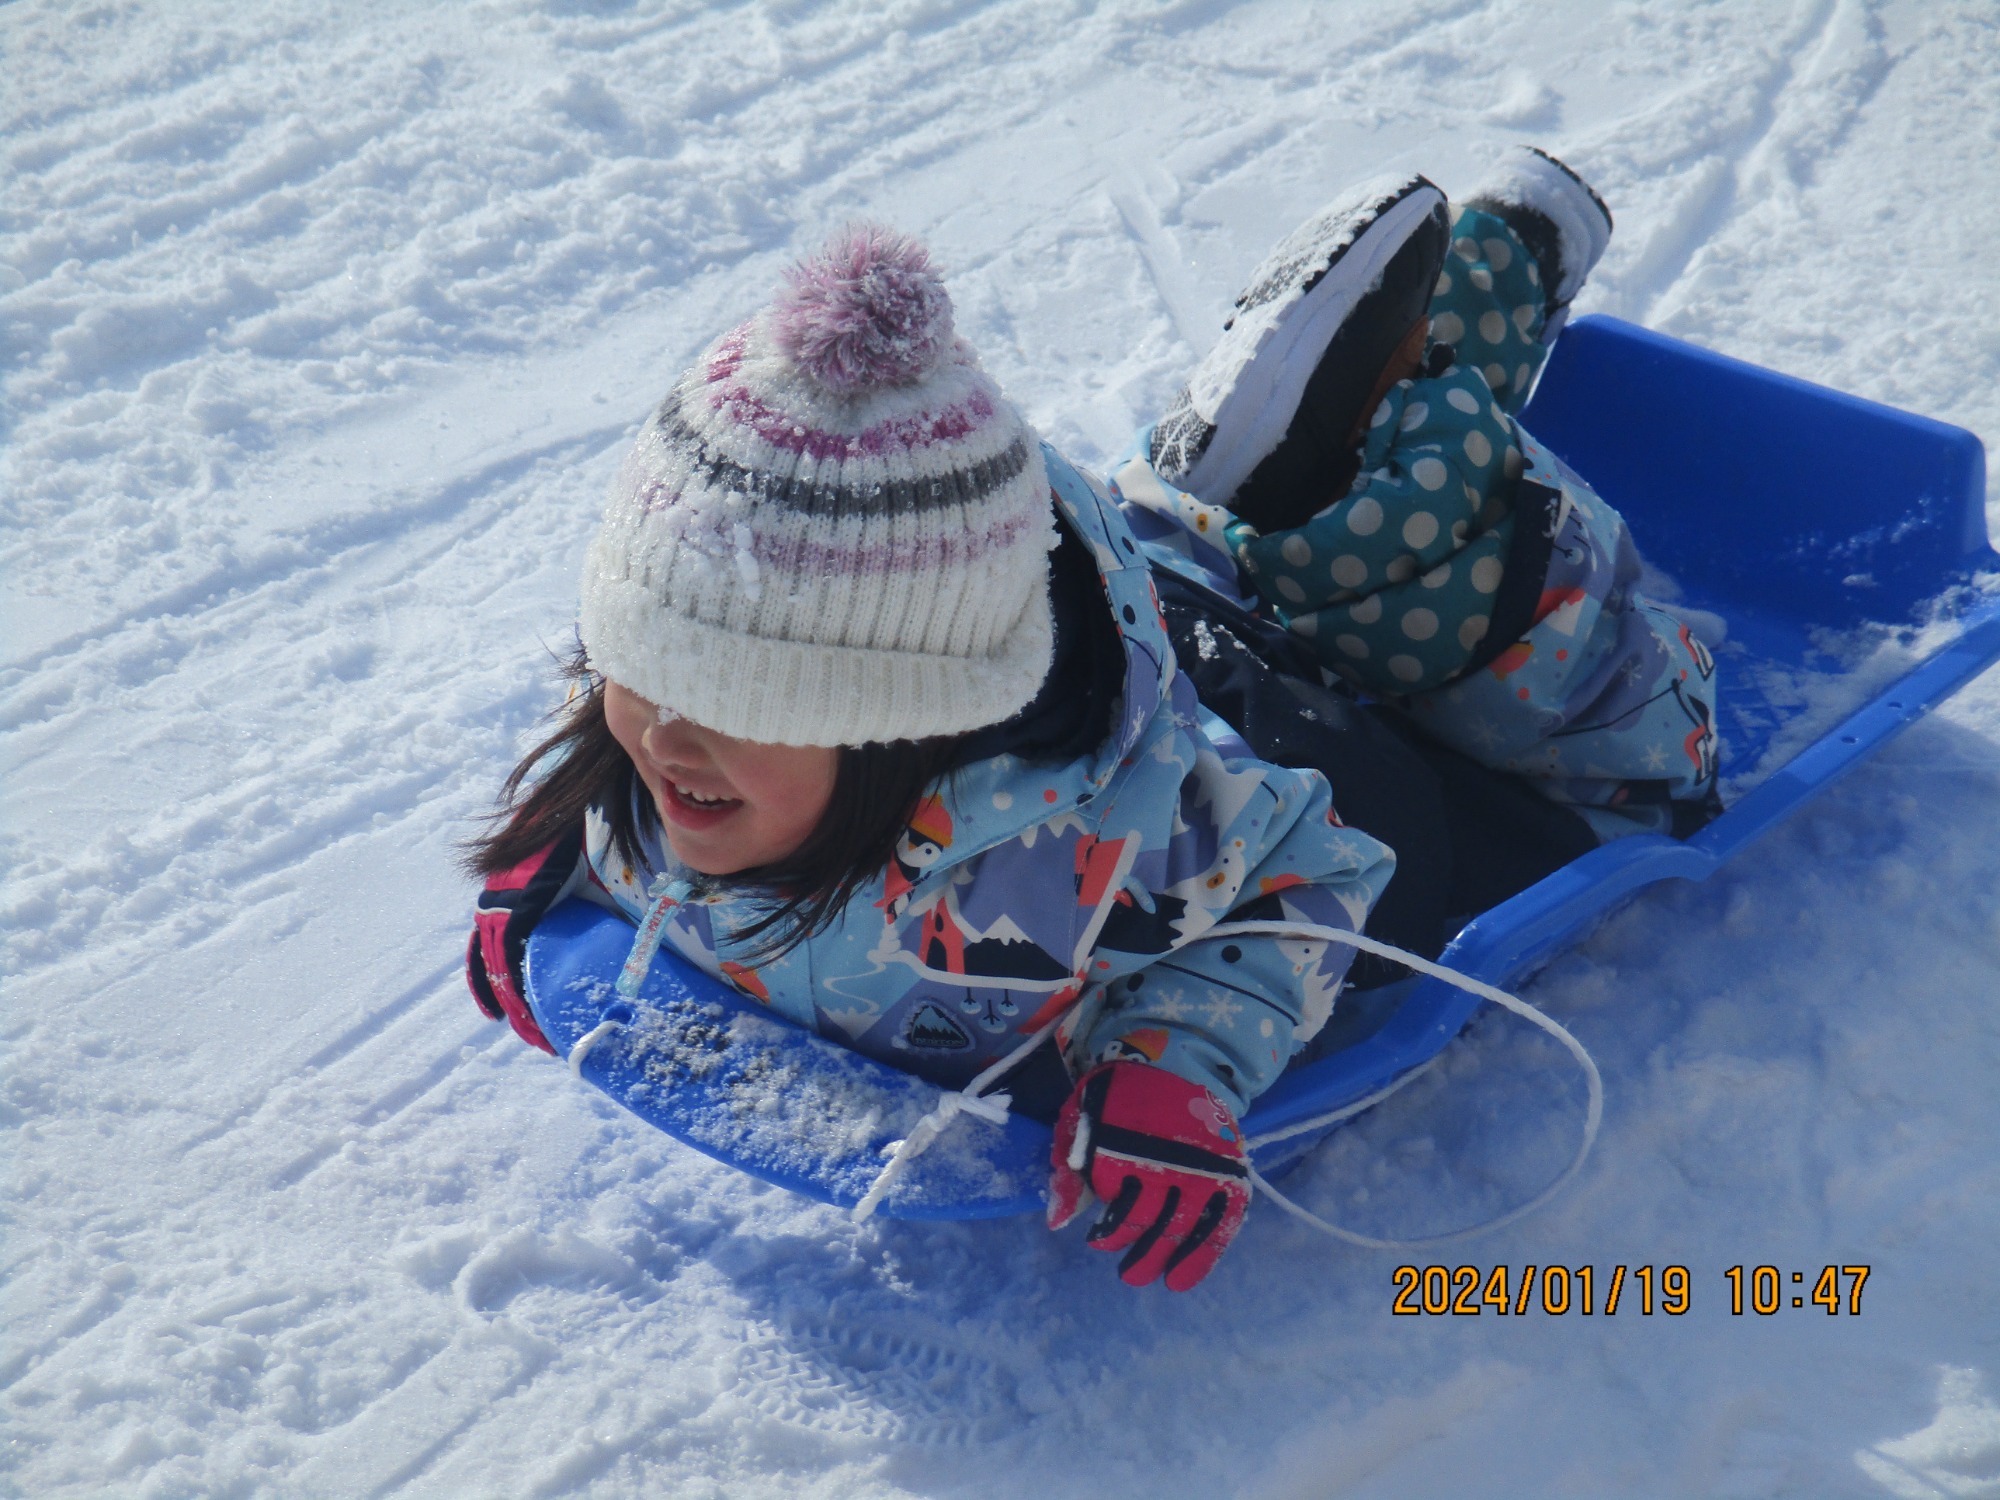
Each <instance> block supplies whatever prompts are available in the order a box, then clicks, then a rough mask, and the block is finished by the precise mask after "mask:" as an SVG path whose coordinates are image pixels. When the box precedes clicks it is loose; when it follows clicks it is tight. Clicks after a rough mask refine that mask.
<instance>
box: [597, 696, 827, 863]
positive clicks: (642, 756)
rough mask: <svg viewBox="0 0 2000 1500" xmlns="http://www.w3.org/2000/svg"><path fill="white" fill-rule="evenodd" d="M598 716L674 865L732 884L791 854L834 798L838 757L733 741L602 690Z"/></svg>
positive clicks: (819, 750) (820, 750) (814, 748)
mask: <svg viewBox="0 0 2000 1500" xmlns="http://www.w3.org/2000/svg"><path fill="white" fill-rule="evenodd" d="M604 717H605V720H606V722H607V723H609V725H610V726H611V734H612V737H613V738H615V739H616V740H617V741H618V743H619V745H620V746H621V747H623V749H624V751H625V753H626V754H627V755H629V756H631V757H632V764H633V765H634V766H636V767H637V768H638V770H639V776H640V779H641V780H643V781H644V782H645V783H646V790H647V791H648V792H650V793H652V796H653V805H654V806H655V807H657V808H658V809H659V810H660V821H661V823H662V824H664V825H665V828H666V835H667V843H668V844H669V845H671V846H672V848H673V851H674V856H675V858H677V859H679V860H680V862H681V863H682V864H684V865H686V866H688V867H689V868H690V869H694V870H699V871H701V872H702V874H704V875H733V874H735V873H736V872H737V871H739V870H748V869H750V868H752V867H754V866H757V865H768V864H771V863H772V862H773V861H776V860H781V859H785V858H787V857H789V856H790V855H792V854H795V853H796V852H797V851H798V848H799V846H800V845H801V844H803V843H804V842H805V841H806V836H807V835H808V834H810V833H811V832H812V831H813V829H814V828H816V827H818V826H819V820H820V817H821V815H822V814H824V813H825V812H826V805H827V803H828V802H829V801H830V800H831V799H832V797H833V777H834V771H835V769H836V768H837V767H838V765H839V763H840V752H839V751H838V750H836V749H834V748H832V747H831V746H827V745H762V744H759V743H757V742H756V741H755V740H737V739H731V738H730V737H729V736H728V735H726V734H717V733H716V732H715V731H714V730H712V729H704V728H702V727H701V726H700V725H699V724H691V723H689V722H688V721H687V720H686V719H669V720H668V721H667V722H666V723H664V724H662V723H661V722H660V711H659V709H658V708H656V707H655V706H654V705H653V704H651V703H648V702H647V701H646V700H645V699H644V698H641V697H640V696H639V695H638V694H637V693H635V692H633V691H631V690H630V689H629V688H623V687H620V686H619V685H618V684H617V683H615V682H611V681H608V680H607V681H606V682H605V684H604Z"/></svg>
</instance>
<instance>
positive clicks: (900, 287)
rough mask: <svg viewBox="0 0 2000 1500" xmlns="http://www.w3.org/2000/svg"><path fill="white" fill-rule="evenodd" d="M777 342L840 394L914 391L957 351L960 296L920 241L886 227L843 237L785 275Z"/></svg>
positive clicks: (862, 228)
mask: <svg viewBox="0 0 2000 1500" xmlns="http://www.w3.org/2000/svg"><path fill="white" fill-rule="evenodd" d="M769 326H770V331H771V337H772V340H773V342H775V343H776V345H777V346H778V348H779V349H781V350H782V351H784V353H785V354H786V355H787V356H789V357H790V359H791V360H792V362H793V363H794V364H795V365H797V366H798V368H799V370H800V372H801V373H803V374H805V375H807V376H808V377H810V378H811V379H812V380H813V381H815V382H816V383H817V384H819V385H820V386H822V387H823V388H825V389H826V390H828V391H831V392H834V393H835V394H838V395H842V396H848V395H857V394H860V393H861V392H864V391H868V390H874V389H879V388H881V387H884V386H903V385H914V384H915V383H917V382H918V381H920V380H922V379H923V378H924V377H925V376H926V375H928V374H930V372H931V371H932V370H934V369H935V368H936V367H937V364H938V361H939V360H940V359H941V358H942V357H943V356H944V354H945V351H947V350H948V349H950V348H951V346H952V322H951V296H950V294H949V293H947V292H946V291H945V289H944V282H943V281H942V280H941V279H940V278H939V276H938V274H937V272H936V271H935V270H933V269H932V267H931V260H930V252H929V251H927V250H926V249H925V248H924V246H923V245H922V244H921V243H919V242H918V241H917V240H914V239H912V238H910V237H909V236H908V235H905V234H899V233H897V232H896V231H895V230H893V229H890V228H887V227H886V226H884V225H881V224H871V223H866V222H862V223H856V224H850V225H848V226H847V227H846V228H845V229H842V230H840V231H838V232H837V233H836V234H834V236H833V237H832V238H831V239H829V240H828V241H827V242H826V244H825V245H824V246H823V247H822V248H821V249H820V251H819V253H818V254H816V255H810V256H807V257H806V258H805V259H804V260H801V261H800V262H799V263H798V264H797V265H795V266H793V267H792V268H791V269H790V270H789V271H787V272H786V273H785V286H784V289H783V290H782V291H781V292H780V293H779V294H778V298H777V300H776V301H775V302H774V303H772V305H771V310H770V325H769Z"/></svg>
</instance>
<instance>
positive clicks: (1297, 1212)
mask: <svg viewBox="0 0 2000 1500" xmlns="http://www.w3.org/2000/svg"><path fill="white" fill-rule="evenodd" d="M672 905H673V903H672V902H671V901H670V900H669V899H668V897H667V896H666V895H665V894H664V891H661V892H660V893H658V894H656V895H655V898H654V901H653V904H652V907H651V908H650V909H649V910H648V911H647V913H646V916H645V919H644V920H643V921H641V922H640V924H639V930H638V932H637V933H635V934H634V936H633V939H632V952H631V954H630V955H629V956H628V957H627V958H626V960H625V967H624V970H623V972H621V973H620V974H619V976H618V983H617V986H616V989H617V992H618V995H619V997H620V998H621V999H622V1000H624V1001H626V1002H627V1003H628V1004H629V1003H631V1002H633V1001H635V1000H636V999H637V998H638V993H639V986H640V984H641V983H642V982H643V980H644V979H645V976H646V971H647V970H648V969H649V968H651V967H652V963H653V956H654V954H655V953H657V952H658V950H659V946H660V940H661V938H662V937H663V936H664V934H665V930H666V919H667V914H668V912H669V910H670V909H671V907H672ZM1202 936H1203V937H1205V938H1208V937H1280V938H1294V939H1296V938H1308V939H1318V940H1320V941H1322V942H1329V943H1341V944H1344V945H1346V946H1347V947H1350V948H1354V949H1358V950H1359V951H1360V952H1363V953H1373V954H1375V955H1377V956H1378V957H1381V958H1386V959H1390V960H1392V961H1393V962H1395V963H1399V964H1401V965H1402V966H1403V967H1404V968H1407V969H1410V970H1413V971H1414V972H1416V973H1419V974H1425V975H1428V976H1430V977H1431V978H1433V979H1440V980H1443V981H1444V982H1445V983H1446V984H1449V985H1452V986H1454V987H1455V988H1457V989H1461V990H1464V991H1465V992H1466V993H1467V994H1471V995H1477V996H1478V997H1479V998H1480V999H1482V1000H1488V1001H1491V1002H1492V1003H1493V1004H1495V1005H1497V1006H1499V1007H1500V1008H1501V1009H1502V1010H1508V1011H1512V1012H1513V1013H1514V1014H1515V1015H1517V1016H1520V1017H1521V1018H1522V1019H1523V1020H1526V1021H1528V1022H1530V1023H1532V1024H1533V1025H1535V1026H1538V1027H1540V1028H1541V1029H1542V1030H1543V1031H1546V1032H1547V1033H1548V1034H1549V1035H1550V1036H1552V1037H1554V1038H1555V1039H1556V1040H1557V1041H1559V1042H1561V1043H1562V1044H1563V1046H1564V1047H1565V1048H1566V1049H1567V1050H1568V1052H1569V1054H1570V1056H1572V1057H1574V1058H1575V1059H1576V1061H1577V1065H1578V1066H1579V1067H1581V1068H1582V1069H1583V1076H1584V1080H1585V1082H1586V1084H1587V1085H1588V1087H1589V1102H1588V1103H1587V1104H1586V1106H1585V1108H1584V1116H1583V1138H1582V1139H1581V1140H1580V1141H1579V1142H1578V1143H1577V1148H1576V1154H1575V1155H1574V1156H1572V1157H1571V1158H1570V1161H1569V1165H1568V1166H1566V1167H1564V1168H1563V1170H1562V1171H1561V1172H1560V1173H1559V1174H1558V1175H1557V1176H1556V1178H1555V1180H1554V1181H1552V1182H1551V1183H1549V1185H1548V1186H1547V1187H1545V1188H1543V1189H1542V1190H1541V1191H1540V1192H1539V1193H1537V1194H1535V1196H1534V1197H1532V1198H1530V1199H1529V1200H1528V1201H1527V1202H1526V1203H1523V1204H1520V1205H1518V1206H1517V1207H1514V1208H1510V1209H1509V1210H1507V1212H1506V1213H1504V1214H1501V1215H1499V1216H1498V1217H1497V1218H1492V1219H1487V1220H1485V1221H1483V1222H1481V1223H1478V1224H1472V1225H1468V1226H1467V1227H1465V1228H1463V1229H1453V1230H1448V1231H1446V1232H1445V1233H1443V1234H1432V1235H1423V1236H1421V1237H1419V1238H1417V1239H1408V1240H1391V1239H1378V1238H1376V1237H1375V1236H1373V1235H1366V1234H1358V1233H1356V1232H1355V1231H1354V1230H1351V1229H1343V1228H1342V1227H1341V1226H1340V1225H1338V1224H1331V1223H1328V1222H1327V1221H1326V1220H1325V1219H1322V1218H1320V1217H1319V1216H1318V1215H1317V1214H1314V1213H1312V1212H1310V1211H1309V1210H1307V1209H1304V1208H1301V1207H1300V1206H1299V1205H1298V1204H1296V1203H1294V1202H1292V1200H1291V1199H1289V1198H1287V1197H1286V1196H1285V1195H1284V1194H1283V1193H1281V1192H1279V1191H1278V1190H1277V1189H1276V1188H1274V1187H1272V1186H1271V1184H1270V1182H1269V1181H1267V1180H1266V1179H1265V1177H1264V1175H1263V1174H1262V1173H1260V1172H1259V1171H1258V1170H1257V1169H1256V1167H1255V1166H1251V1167H1250V1184H1251V1186H1252V1188H1253V1189H1255V1191H1257V1192H1260V1193H1262V1194H1263V1195H1264V1196H1265V1197H1267V1198H1269V1199H1270V1200H1271V1201H1272V1202H1273V1203H1275V1204H1277V1205H1278V1207H1279V1208H1281V1209H1283V1210H1284V1211H1285V1212H1286V1213H1288V1214H1290V1215H1291V1216H1292V1217H1293V1218H1295V1219H1298V1220H1300V1221H1301V1222H1303V1223H1306V1224H1310V1225H1311V1226H1312V1227H1313V1228H1314V1229H1317V1230H1319V1231H1320V1233H1322V1234H1328V1235H1332V1236H1333V1237H1334V1238H1335V1239H1338V1240H1345V1241H1346V1242H1347V1243H1348V1244H1350V1245H1360V1246H1362V1247H1364V1248H1366V1249H1370V1250H1414V1249H1422V1248H1423V1247H1425V1246H1429V1245H1444V1244H1449V1243H1451V1242H1452V1241H1454V1240H1462V1239H1467V1238H1469V1237H1471V1236H1473V1235H1476V1234H1485V1233H1487V1232H1489V1231H1491V1230H1494V1229H1498V1228H1500V1227H1501V1226H1503V1225H1506V1224H1512V1223H1513V1222H1515V1221H1516V1220H1517V1219H1521V1218H1524V1217H1526V1216H1527V1215H1528V1214H1531V1213H1533V1212H1534V1211H1535V1210H1536V1209H1538V1208H1540V1207H1541V1206H1542V1205H1543V1204H1544V1203H1547V1202H1548V1201H1549V1200H1550V1199H1551V1198H1553V1197H1554V1196H1555V1195H1556V1194H1557V1193H1559V1192H1561V1191H1562V1190H1563V1188H1564V1186H1566V1185H1567V1184H1568V1182H1569V1180H1570V1179H1571V1178H1572V1177H1574V1176H1576V1174H1577V1173H1578V1172H1579V1171H1581V1170H1582V1169H1583V1164H1584V1162H1585V1160H1587V1159H1588V1158H1589V1156H1590V1151H1591V1147H1592V1146H1594V1145H1595V1144H1596V1142H1597V1130H1598V1126H1599V1124H1600V1123H1601V1122H1602V1121H1603V1118H1604V1079H1603V1077H1602V1075H1600V1074H1599V1073H1598V1071H1597V1063H1596V1061H1595V1060H1594V1059H1593V1058H1592V1057H1591V1055H1590V1053H1589V1051H1588V1050H1587V1049H1586V1048H1585V1047H1584V1045H1583V1043H1581V1042H1579V1041H1578V1040H1577V1039H1576V1038H1575V1037H1574V1036H1573V1035H1571V1034H1570V1032H1569V1030H1568V1028H1567V1027H1565V1026H1564V1025H1563V1024H1562V1023H1561V1022H1560V1021H1557V1020H1555V1019H1553V1018H1552V1017H1550V1016H1548V1015H1546V1014H1544V1013H1543V1012H1542V1011H1539V1010H1537V1009H1536V1008H1535V1007H1534V1006H1532V1005H1530V1004H1529V1003H1528V1002H1527V1001H1525V1000H1523V999H1521V998H1520V997H1519V996H1517V995H1510V994H1508V993H1507V992H1506V991H1505V990H1503V989H1499V988H1496V987H1495V986H1493V985H1490V984H1487V983H1486V982H1485V981H1484V980H1479V979H1474V978H1473V977H1472V976H1471V975H1469V974H1461V973H1459V972H1458V971H1457V970H1456V969H1450V968H1446V967H1445V966H1444V965H1443V964H1439V963H1433V962H1431V960H1429V959H1427V958H1419V957H1418V956H1417V955H1416V954H1414V953H1410V952H1408V951H1406V950H1405V949H1402V948H1398V947H1397V946H1396V945H1395V944H1394V943H1385V942H1383V941H1381V940H1380V939H1379V938H1371V937H1366V936H1363V935H1362V934H1361V933H1358V932H1348V931H1345V930H1343V929H1341V928H1338V927H1322V926H1319V925H1318V924H1316V923H1311V922H1223V923H1220V924H1218V925H1216V926H1214V927H1211V928H1209V929H1208V930H1207V931H1206V932H1204V933H1203V934H1202ZM1061 1020H1062V1018H1061V1017H1060V1016H1058V1017H1056V1019H1055V1020H1052V1021H1050V1022H1049V1023H1048V1024H1046V1025H1045V1026H1043V1027H1041V1028H1040V1029H1039V1030H1037V1031H1036V1032H1035V1033H1034V1034H1033V1035H1032V1036H1030V1037H1029V1038H1028V1039H1027V1040H1026V1041H1024V1042H1022V1043H1021V1045H1020V1046H1018V1047H1016V1048H1014V1050H1013V1051H1011V1052H1009V1053H1008V1054H1007V1055H1006V1056H1005V1057H1003V1058H1001V1059H1000V1060H999V1061H998V1062H996V1063H994V1064H992V1065H991V1066H990V1067H988V1068H987V1069H986V1070H985V1071H984V1072H982V1073H980V1074H979V1076H978V1077H976V1078H974V1079H973V1080H972V1081H971V1082H970V1083H968V1084H966V1086H965V1087H964V1088H962V1089H959V1090H957V1091H956V1092H953V1093H947V1094H945V1095H943V1096H942V1097H941V1098H939V1100H938V1102H937V1106H936V1108H934V1109H932V1110H931V1111H930V1113H928V1114H926V1115H925V1116H924V1117H923V1118H922V1119H920V1120H918V1121H917V1123H916V1125H915V1126H914V1127H913V1128H912V1129H911V1131H910V1133H909V1134H908V1135H907V1136H905V1137H904V1138H903V1139H902V1140H900V1141H894V1142H891V1143H890V1144H889V1145H888V1146H887V1147H885V1148H884V1150H885V1151H886V1152H887V1153H888V1158H889V1159H888V1161H887V1162H885V1163H884V1164H883V1167H882V1170H881V1171H880V1172H879V1173H877V1174H876V1176H875V1180H874V1182H872V1183H871V1184H869V1187H868V1191H867V1192H866V1193H864V1194H863V1195H862V1196H861V1200H860V1201H859V1202H858V1203H856V1204H855V1205H854V1208H853V1209H852V1213H853V1215H854V1217H855V1218H856V1219H867V1218H869V1217H871V1216H872V1215H873V1214H874V1212H875V1210H876V1208H877V1207H878V1206H879V1205H880V1204H881V1202H882V1200H883V1199H884V1198H885V1197H887V1196H888V1193H889V1190H890V1189H891V1188H893V1187H894V1186H895V1185H896V1181H897V1179H898V1178H900V1177H901V1176H902V1175H903V1174H904V1173H905V1172H907V1171H908V1170H909V1169H910V1164H911V1163H912V1162H914V1161H915V1160H916V1159H917V1158H918V1157H919V1156H922V1155H923V1154H924V1152H926V1151H928V1150H929V1149H930V1148H931V1146H932V1145H933V1144H934V1143H935V1142H936V1141H937V1139H938V1137H939V1136H941V1135H942V1134H943V1133H944V1132H945V1130H946V1129H948V1128H949V1127H950V1125H951V1122H952V1121H953V1120H955V1119H957V1118H958V1117H959V1116H960V1115H971V1116H973V1117H974V1118H975V1119H980V1120H985V1121H987V1122H988V1123H989V1124H994V1125H999V1124H1003V1123H1005V1121H1006V1118H1007V1111H1008V1109H1009V1108H1010V1107H1011V1105H1012V1103H1013V1101H1012V1099H1011V1098H1010V1097H1009V1096H1008V1095H1007V1094H1006V1093H1005V1092H1001V1093H997V1094H988V1093H987V1092H986V1091H987V1090H988V1089H990V1088H992V1087H993V1085H994V1084H995V1083H997V1082H998V1081H999V1080H1000V1079H1001V1078H1003V1077H1005V1076H1006V1075H1007V1073H1008V1072H1009V1071H1010V1070H1011V1069H1012V1068H1013V1067H1014V1065H1015V1064H1017V1063H1019V1062H1021V1061H1022V1060H1023V1059H1025V1058H1026V1057H1027V1056H1028V1054H1030V1053H1031V1052H1033V1051H1034V1050H1035V1049H1036V1048H1037V1047H1039V1046H1041V1044H1042V1043H1043V1042H1044V1041H1046V1040H1047V1039H1048V1038H1049V1037H1050V1036H1051V1035H1052V1034H1053V1033H1054V1032H1055V1029H1056V1027H1057V1026H1058V1025H1059V1024H1061ZM623 1024H624V1023H623V1022H622V1021H619V1020H613V1019H609V1018H607V1019H606V1020H604V1021H601V1022H600V1023H599V1024H598V1025H596V1026H594V1027H592V1028H591V1029H590V1030H589V1031H588V1032H586V1033H584V1035H583V1036H582V1037H580V1038H578V1040H577V1043H576V1045H575V1046H574V1047H572V1048H571V1049H570V1052H569V1066H570V1069H571V1071H572V1072H574V1073H576V1074H578V1076H581V1074H582V1069H583V1060H584V1058H586V1057H587V1056H589V1055H590V1050H591V1048H592V1047H594V1046H596V1044H597V1043H598V1042H599V1041H600V1040H601V1039H602V1038H604V1037H605V1036H607V1035H609V1034H610V1033H611V1032H613V1031H616V1030H618V1029H619V1027H620V1026H621V1025H623ZM1442 1055H1443V1054H1442V1053H1439V1054H1437V1056H1434V1057H1432V1058H1431V1059H1430V1060H1429V1061H1428V1062H1425V1063H1423V1064H1421V1065H1420V1066H1418V1067H1415V1068H1412V1069H1410V1071H1408V1072H1407V1073H1404V1074H1403V1075H1402V1076H1401V1077H1400V1078H1398V1079H1396V1080H1395V1082H1393V1083H1391V1084H1389V1085H1388V1086H1387V1087H1386V1088H1381V1089H1377V1090H1376V1091H1375V1092H1374V1093H1372V1094H1369V1095H1368V1096H1367V1097H1365V1098H1361V1099H1356V1100H1354V1101H1353V1102H1352V1103H1350V1104H1344V1105H1342V1106H1341V1107H1340V1108H1339V1109H1336V1110H1332V1111H1329V1112H1328V1113H1326V1114H1323V1115H1315V1116H1313V1117H1312V1118H1311V1119H1309V1120H1303V1121H1300V1122H1299V1123H1298V1124H1296V1125H1288V1126H1286V1127H1285V1128H1284V1129H1283V1130H1273V1131H1269V1132H1267V1133H1266V1134H1263V1135H1258V1136H1252V1137H1250V1138H1249V1139H1248V1140H1246V1141H1245V1143H1244V1144H1245V1146H1246V1147H1248V1148H1252V1149H1254V1148H1255V1147H1258V1146H1267V1145H1270V1144H1271V1143H1272V1142H1274V1141H1283V1140H1289V1139H1291V1138H1292V1137H1293V1136H1298V1135H1305V1134H1307V1133H1309V1132H1311V1131H1315V1130H1323V1129H1325V1128H1326V1127H1327V1126H1329V1125H1336V1124H1338V1123H1339V1122H1340V1121H1342V1120H1345V1119H1348V1118H1350V1117H1352V1116H1354V1115H1358V1114H1360V1113H1361V1112H1362V1111H1363V1110H1365V1109H1369V1108H1371V1107H1373V1106H1374V1105H1376V1104H1379V1103H1381V1102H1382V1100H1384V1099H1386V1098H1388V1097H1389V1096H1390V1095H1391V1094H1393V1093H1395V1092H1397V1091H1398V1090H1399V1089H1403V1088H1406V1087H1408V1086H1409V1085H1410V1084H1412V1083H1414V1082H1416V1080H1417V1079H1418V1078H1420V1077H1422V1076H1423V1075H1424V1074H1425V1073H1427V1072H1429V1071H1430V1069H1431V1068H1432V1067H1433V1066H1434V1065H1435V1064H1436V1062H1437V1057H1441V1056H1442Z"/></svg>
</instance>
